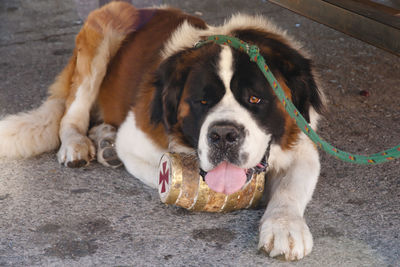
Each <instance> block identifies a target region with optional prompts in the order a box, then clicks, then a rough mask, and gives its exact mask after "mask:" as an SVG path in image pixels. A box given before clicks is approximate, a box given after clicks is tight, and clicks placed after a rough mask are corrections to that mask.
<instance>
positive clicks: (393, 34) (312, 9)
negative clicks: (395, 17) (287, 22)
mask: <svg viewBox="0 0 400 267" xmlns="http://www.w3.org/2000/svg"><path fill="white" fill-rule="evenodd" d="M270 2H272V3H275V4H277V5H280V6H282V7H285V8H287V9H289V10H291V11H293V12H296V13H299V14H300V15H303V16H306V17H308V18H310V19H312V20H315V21H317V22H319V23H322V24H325V25H327V26H329V27H332V28H334V29H336V30H338V31H341V32H343V33H345V34H348V35H351V36H353V37H355V38H357V39H360V40H362V41H364V42H367V43H369V44H372V45H374V46H377V47H379V48H382V49H385V50H387V51H389V52H391V53H394V54H395V55H397V56H400V30H399V29H397V28H396V27H394V26H392V25H388V24H385V23H382V22H380V21H377V20H374V19H371V18H368V17H366V16H363V15H360V14H356V13H354V12H352V11H350V10H347V9H345V8H343V7H339V6H336V5H334V4H332V3H328V2H325V1H322V0H270Z"/></svg>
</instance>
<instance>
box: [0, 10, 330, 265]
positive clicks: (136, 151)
mask: <svg viewBox="0 0 400 267" xmlns="http://www.w3.org/2000/svg"><path fill="white" fill-rule="evenodd" d="M216 34H223V35H229V36H234V37H237V38H239V39H241V40H243V41H245V42H248V43H250V44H255V45H257V46H258V47H259V48H260V51H261V54H262V55H263V56H264V58H265V59H266V62H267V64H268V65H269V67H270V69H271V70H272V72H273V73H274V75H275V77H276V78H277V79H278V81H279V83H280V85H281V86H282V88H283V90H284V91H285V92H286V94H287V95H288V96H289V97H290V98H291V100H292V101H293V102H294V104H295V105H296V106H297V108H298V109H299V111H300V112H301V113H302V115H303V116H304V117H305V118H306V119H307V120H308V121H309V122H310V124H311V126H312V127H313V128H314V129H315V128H316V125H317V120H318V116H319V114H321V113H322V111H323V108H324V103H323V95H322V93H321V92H320V91H319V89H318V87H317V83H316V77H315V73H314V71H313V66H312V63H311V61H310V59H309V58H308V56H307V55H306V54H305V53H304V52H302V51H300V45H299V44H298V43H296V42H295V41H294V40H292V39H291V38H290V37H289V36H287V34H286V33H285V32H284V31H282V30H280V29H279V28H278V27H276V26H275V25H274V24H273V23H271V22H270V21H268V20H267V19H265V18H263V17H261V16H248V15H243V14H237V15H234V16H232V17H231V18H230V19H229V20H227V21H226V22H225V23H224V24H223V25H221V26H211V25H208V24H206V23H205V22H204V21H203V20H201V19H199V18H197V17H194V16H191V15H188V14H185V13H183V12H181V11H179V10H177V9H173V8H169V7H160V8H151V9H136V8H135V7H133V6H132V5H130V4H128V3H125V2H111V3H110V4H108V5H106V6H103V7H102V8H100V9H98V10H95V11H93V12H92V13H91V14H90V15H89V17H88V19H87V21H86V22H85V24H84V25H83V27H82V29H81V31H80V32H79V34H78V35H77V37H76V46H75V49H74V51H73V54H72V57H71V59H70V60H69V63H68V64H67V66H66V67H65V68H64V69H63V71H62V72H61V73H60V75H59V76H58V77H57V79H56V80H55V82H54V83H53V84H52V85H51V86H50V88H49V96H48V98H47V100H45V101H44V102H43V104H42V105H41V106H40V107H39V108H38V109H36V110H33V111H30V112H24V113H20V114H17V115H11V116H7V117H5V118H3V119H2V120H1V121H0V156H3V157H11V158H12V157H14V158H15V157H30V156H34V155H38V154H40V153H43V152H46V151H51V150H54V149H58V153H57V157H58V161H59V162H60V163H61V164H64V165H65V166H68V167H81V166H85V165H87V164H88V163H89V162H90V161H91V160H93V159H94V158H96V157H97V160H98V161H99V162H100V163H102V164H104V165H106V166H111V167H117V166H119V165H122V164H123V165H124V166H125V168H126V169H127V170H128V171H129V172H130V173H131V174H132V175H133V176H135V177H137V178H138V179H140V180H141V181H142V182H144V183H145V184H147V185H149V186H151V187H155V188H156V187H157V186H158V183H157V178H158V175H157V169H158V164H159V161H160V158H161V156H162V155H163V153H165V152H167V151H170V152H184V153H192V154H195V155H197V156H198V158H199V162H200V167H201V168H202V169H203V170H204V171H205V172H208V173H212V174H213V175H210V177H207V176H206V177H205V180H206V182H207V183H208V185H209V186H210V188H211V189H213V190H215V191H217V192H224V193H227V194H230V193H233V192H235V191H237V190H239V189H240V188H241V187H242V186H243V185H244V183H245V182H246V180H245V178H243V173H244V171H240V170H246V169H248V168H253V167H254V166H257V164H259V163H260V162H261V161H262V160H263V158H264V157H266V151H267V149H268V147H269V144H271V145H270V151H269V152H270V153H269V154H270V155H269V157H268V159H267V160H268V164H269V167H268V174H267V184H266V186H267V187H266V193H267V196H268V197H267V199H268V205H267V208H266V211H265V214H264V216H263V217H262V220H261V223H260V238H259V245H258V246H259V249H261V250H263V251H265V252H266V253H267V254H268V255H269V256H271V257H275V256H278V255H284V257H285V258H286V259H287V260H298V259H301V258H303V257H304V256H305V255H307V254H309V253H310V252H311V249H312V246H313V239H312V235H311V233H310V230H309V228H308V226H307V224H306V222H305V220H304V218H303V214H304V210H305V207H306V205H307V203H308V202H309V201H310V199H311V196H312V194H313V191H314V188H315V185H316V183H317V179H318V176H319V172H320V163H319V156H318V151H317V148H316V147H315V146H314V145H313V144H312V143H311V141H310V140H309V139H308V138H307V137H306V136H305V135H304V134H303V133H302V132H301V131H300V130H299V128H298V127H297V126H296V124H295V122H294V121H293V120H292V119H291V118H290V117H289V115H288V114H286V112H285V111H284V109H283V107H282V106H281V104H280V103H279V102H278V100H277V97H276V96H275V95H274V93H273V91H272V88H271V87H270V86H269V84H268V83H267V81H266V79H265V78H264V76H263V74H262V73H261V71H260V70H259V69H258V67H257V66H256V64H254V63H253V62H251V61H250V60H249V58H248V56H247V55H246V54H245V53H244V52H241V51H237V50H235V49H233V48H230V47H229V46H225V45H217V44H215V43H207V44H205V45H203V46H201V47H195V46H194V45H195V44H196V43H197V42H198V41H199V40H202V39H204V38H205V37H207V36H210V35H216ZM238 170H239V171H238Z"/></svg>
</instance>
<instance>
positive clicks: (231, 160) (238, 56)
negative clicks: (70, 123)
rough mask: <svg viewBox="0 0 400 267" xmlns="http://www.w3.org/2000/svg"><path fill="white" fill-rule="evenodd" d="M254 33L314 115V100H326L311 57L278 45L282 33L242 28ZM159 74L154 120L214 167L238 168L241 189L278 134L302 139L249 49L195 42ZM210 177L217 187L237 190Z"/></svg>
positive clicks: (222, 171) (279, 140) (302, 106)
mask: <svg viewBox="0 0 400 267" xmlns="http://www.w3.org/2000/svg"><path fill="white" fill-rule="evenodd" d="M237 34H238V35H240V32H238V33H237ZM246 34H247V35H249V34H250V35H255V36H250V37H253V38H250V39H251V41H253V42H255V43H258V45H259V47H260V49H261V52H262V54H263V56H264V57H265V58H266V61H267V62H270V63H269V65H270V67H271V69H272V70H273V72H274V74H275V76H277V77H280V81H281V82H282V83H283V84H285V86H284V88H287V94H288V95H289V96H291V98H292V100H293V101H294V102H295V105H297V106H298V108H299V110H300V111H301V112H302V114H303V115H304V116H305V117H306V118H308V110H309V107H310V105H313V106H314V107H315V108H316V109H318V108H319V107H320V105H321V103H320V99H319V96H318V91H317V88H316V86H315V82H314V80H313V78H312V74H311V67H310V62H309V61H308V60H307V59H305V58H303V57H302V56H301V55H300V54H299V53H297V52H296V51H295V50H293V49H292V48H290V47H288V46H287V45H285V44H283V43H280V45H281V46H279V47H274V46H277V44H276V42H277V40H275V39H273V38H269V39H268V38H266V37H265V36H263V35H265V34H264V33H259V32H255V31H254V32H246V31H245V32H244V33H242V35H246ZM245 37H246V36H245ZM254 39H256V40H254ZM260 39H261V40H262V41H261V42H260V41H259V40H260ZM257 41H258V42H257ZM157 75H158V79H157V81H156V87H157V90H156V95H155V97H154V101H153V111H152V112H153V113H152V120H153V122H161V121H163V123H164V125H165V126H166V128H167V130H168V131H169V133H170V136H171V138H172V139H173V140H174V144H176V143H178V144H179V145H182V146H186V147H190V148H193V149H194V150H195V151H197V154H198V157H199V159H200V167H201V168H202V169H203V170H205V171H206V172H210V173H214V170H216V171H215V175H216V176H224V175H229V176H230V177H234V176H235V175H236V176H237V177H238V178H237V181H236V182H235V183H237V185H236V186H233V187H234V188H236V189H240V188H237V187H241V186H240V185H242V184H243V183H244V182H245V180H244V181H243V179H244V178H242V177H243V172H244V173H245V171H246V169H249V168H252V167H254V166H256V165H257V164H258V163H260V161H261V160H262V158H263V156H264V154H265V152H266V150H267V147H268V144H269V143H270V141H271V142H272V143H274V144H279V145H282V146H285V145H288V146H289V145H290V142H295V139H296V138H297V135H298V129H297V128H294V127H293V125H292V124H291V123H292V121H291V120H290V118H289V117H288V115H287V114H285V112H284V111H283V109H282V107H281V106H280V105H281V104H280V103H278V100H277V98H276V96H275V95H274V93H273V91H272V88H271V87H270V85H269V84H268V82H267V80H266V79H265V77H264V76H263V74H262V72H261V71H260V70H259V69H258V67H257V65H256V64H254V63H253V62H251V61H250V60H249V57H248V56H247V54H245V53H244V52H239V51H236V50H234V49H233V48H230V47H228V46H219V45H216V44H207V45H204V46H203V47H201V48H196V49H195V48H191V49H187V50H184V51H181V52H179V53H177V54H175V55H173V56H171V57H170V58H168V59H167V60H166V61H165V62H164V63H163V64H162V65H161V67H160V69H159V70H158V74H157ZM289 88H290V89H289ZM315 96H316V97H315ZM240 170H243V172H242V173H240V172H241V171H240ZM237 173H240V174H237ZM209 176H210V177H212V178H209V181H208V182H209V185H210V186H211V187H212V186H214V187H215V188H214V189H215V190H216V191H221V192H228V193H230V192H233V191H235V189H227V188H225V187H229V186H230V185H226V184H224V183H225V182H220V181H219V180H221V179H219V178H218V177H216V178H215V177H213V175H209ZM239 176H240V177H239ZM223 179H224V178H222V180H223ZM229 179H231V178H229ZM233 180H235V179H233ZM206 181H207V176H206ZM219 183H223V185H220V184H219ZM215 184H219V185H215ZM220 186H222V187H223V188H222V189H221V188H218V187H220ZM230 190H232V191H230Z"/></svg>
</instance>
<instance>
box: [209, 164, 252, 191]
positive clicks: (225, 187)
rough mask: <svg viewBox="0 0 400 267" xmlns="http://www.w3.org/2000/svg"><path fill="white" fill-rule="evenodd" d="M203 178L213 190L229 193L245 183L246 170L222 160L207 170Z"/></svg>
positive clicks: (237, 189)
mask: <svg viewBox="0 0 400 267" xmlns="http://www.w3.org/2000/svg"><path fill="white" fill-rule="evenodd" d="M205 180H206V183H207V184H208V186H209V187H210V188H211V189H212V190H214V191H215V192H219V193H224V194H226V195H229V194H232V193H235V192H237V191H239V190H240V189H241V188H242V187H243V185H244V184H245V183H246V171H245V170H244V169H241V168H239V167H237V166H235V165H233V164H230V163H228V162H226V161H224V162H222V163H220V164H219V165H218V166H217V167H215V168H214V169H212V170H211V171H209V172H208V173H207V175H206V177H205Z"/></svg>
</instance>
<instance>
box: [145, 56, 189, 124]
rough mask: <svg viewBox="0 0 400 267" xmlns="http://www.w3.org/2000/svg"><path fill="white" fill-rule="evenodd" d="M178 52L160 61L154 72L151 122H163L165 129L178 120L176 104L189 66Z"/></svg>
mask: <svg viewBox="0 0 400 267" xmlns="http://www.w3.org/2000/svg"><path fill="white" fill-rule="evenodd" d="M184 54H185V52H179V53H177V54H175V55H173V56H171V57H169V58H168V59H166V60H165V61H164V62H163V63H161V65H160V67H159V68H158V70H157V71H156V74H155V77H156V78H155V82H154V86H155V93H154V98H153V102H152V106H151V109H152V110H151V122H152V123H153V124H158V123H161V122H162V123H163V124H164V126H165V128H166V129H167V130H171V128H172V127H173V126H174V125H175V124H176V123H177V122H178V121H177V113H178V105H179V102H180V99H181V96H182V92H183V88H184V86H185V82H186V78H187V75H188V73H189V70H190V66H188V65H187V64H185V62H184V59H183V56H184Z"/></svg>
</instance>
